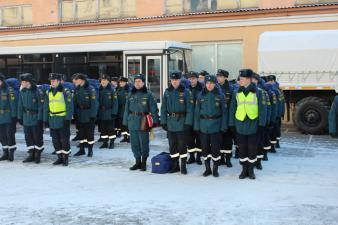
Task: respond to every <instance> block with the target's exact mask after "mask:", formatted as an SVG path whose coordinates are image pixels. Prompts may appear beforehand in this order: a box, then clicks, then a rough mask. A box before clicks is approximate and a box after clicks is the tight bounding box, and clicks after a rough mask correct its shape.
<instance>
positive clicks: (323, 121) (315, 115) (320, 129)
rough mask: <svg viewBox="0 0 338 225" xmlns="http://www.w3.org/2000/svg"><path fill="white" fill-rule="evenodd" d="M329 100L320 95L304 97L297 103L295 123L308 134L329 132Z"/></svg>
mask: <svg viewBox="0 0 338 225" xmlns="http://www.w3.org/2000/svg"><path fill="white" fill-rule="evenodd" d="M329 110H330V107H329V105H328V102H327V101H325V100H324V99H321V98H318V97H307V98H303V99H302V100H300V101H299V102H297V104H296V108H295V111H294V116H293V118H294V123H295V125H296V126H297V128H298V129H299V130H301V131H302V132H304V133H307V134H323V133H326V132H327V126H328V121H327V117H328V112H329Z"/></svg>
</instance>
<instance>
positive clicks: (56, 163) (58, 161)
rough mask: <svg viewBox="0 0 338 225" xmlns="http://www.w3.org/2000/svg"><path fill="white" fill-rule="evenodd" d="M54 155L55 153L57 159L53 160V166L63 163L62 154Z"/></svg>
mask: <svg viewBox="0 0 338 225" xmlns="http://www.w3.org/2000/svg"><path fill="white" fill-rule="evenodd" d="M56 155H57V157H58V159H57V160H56V161H55V162H53V165H55V166H56V165H60V164H62V163H63V160H62V154H56Z"/></svg>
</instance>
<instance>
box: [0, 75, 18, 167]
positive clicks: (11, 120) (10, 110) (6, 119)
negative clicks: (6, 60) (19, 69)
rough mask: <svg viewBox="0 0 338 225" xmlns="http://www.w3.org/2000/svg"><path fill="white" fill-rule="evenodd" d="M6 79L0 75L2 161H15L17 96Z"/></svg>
mask: <svg viewBox="0 0 338 225" xmlns="http://www.w3.org/2000/svg"><path fill="white" fill-rule="evenodd" d="M5 79H6V77H5V76H4V75H3V74H1V73H0V94H1V98H0V142H1V145H2V150H3V155H2V156H1V158H0V161H2V160H9V161H13V160H14V152H15V150H16V143H15V131H16V129H15V126H16V120H17V96H16V95H15V92H14V89H13V88H12V87H10V86H9V85H8V84H7V83H6V81H5Z"/></svg>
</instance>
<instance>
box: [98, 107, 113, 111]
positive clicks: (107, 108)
mask: <svg viewBox="0 0 338 225" xmlns="http://www.w3.org/2000/svg"><path fill="white" fill-rule="evenodd" d="M100 109H102V110H109V109H112V107H111V106H110V107H106V106H100Z"/></svg>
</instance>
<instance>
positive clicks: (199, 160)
mask: <svg viewBox="0 0 338 225" xmlns="http://www.w3.org/2000/svg"><path fill="white" fill-rule="evenodd" d="M196 155H197V156H196V163H197V165H202V160H201V153H200V152H197V154H196Z"/></svg>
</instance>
